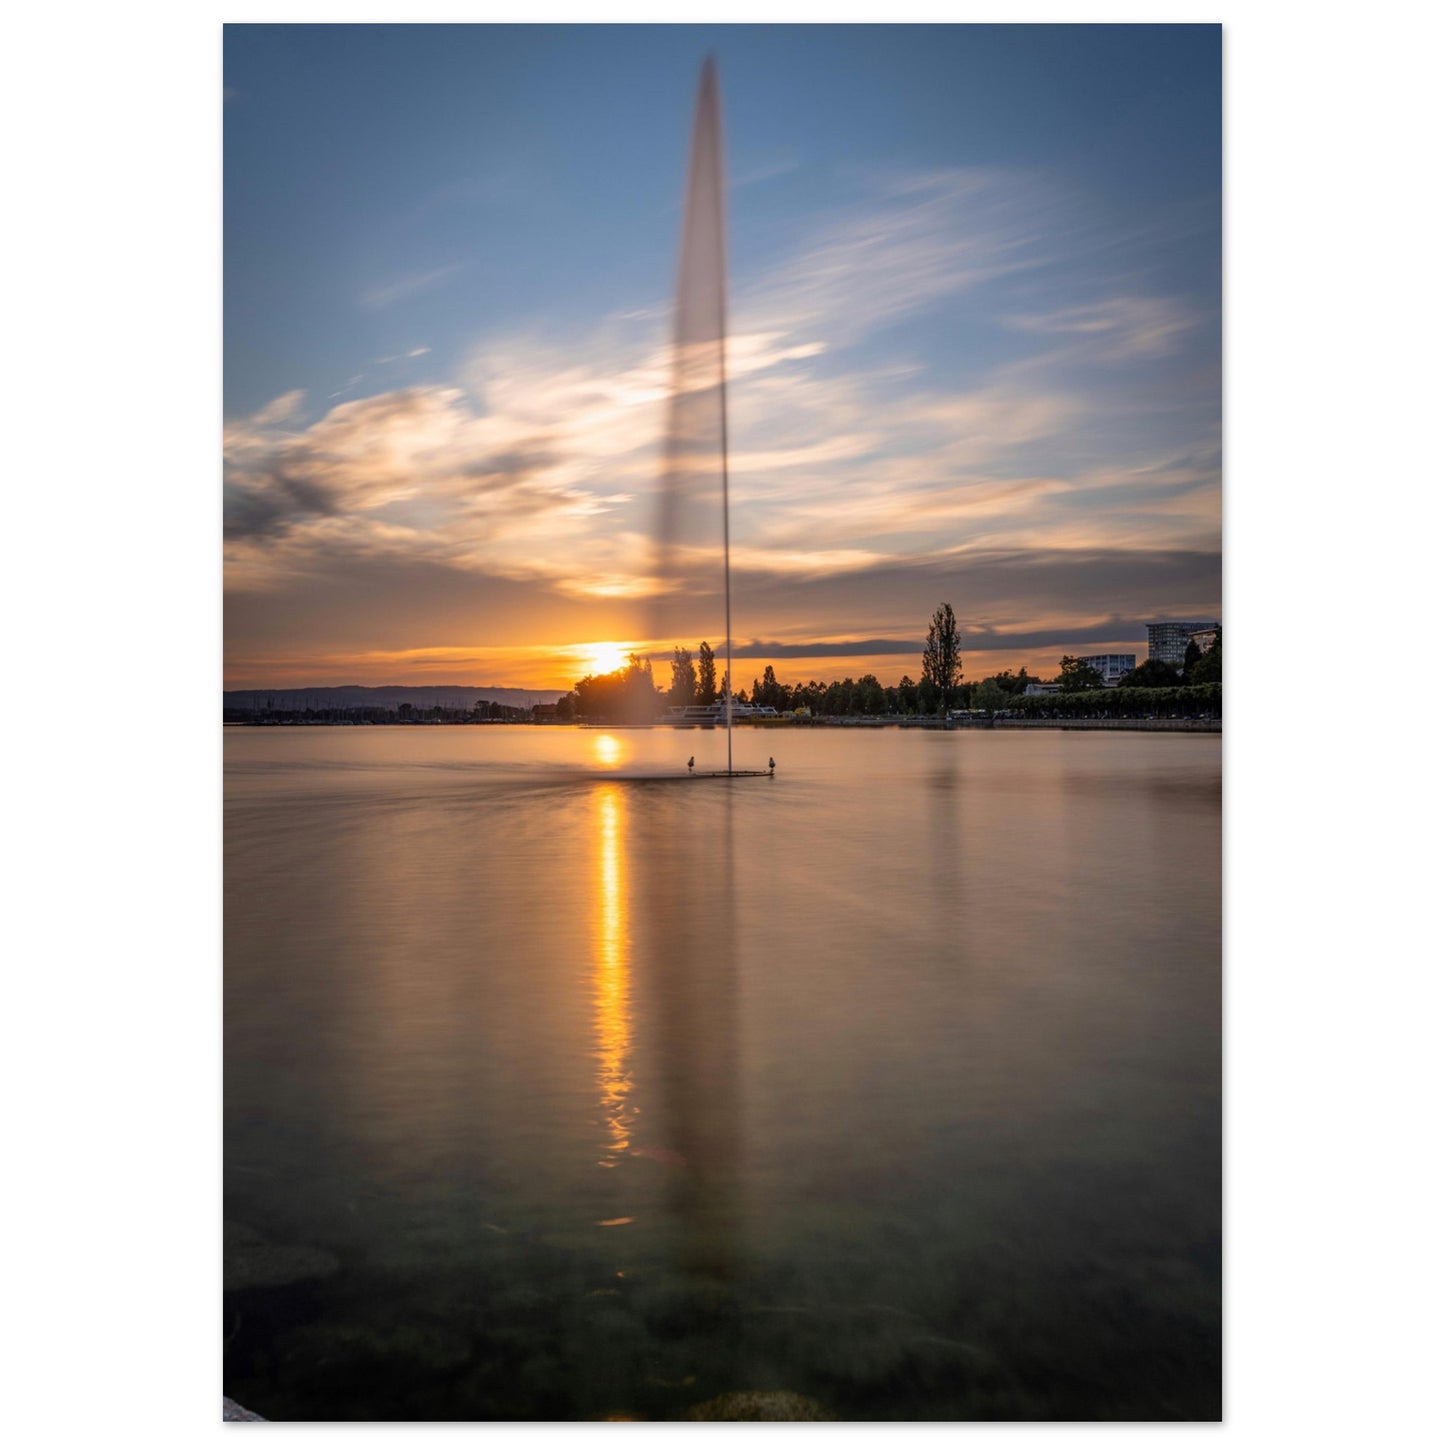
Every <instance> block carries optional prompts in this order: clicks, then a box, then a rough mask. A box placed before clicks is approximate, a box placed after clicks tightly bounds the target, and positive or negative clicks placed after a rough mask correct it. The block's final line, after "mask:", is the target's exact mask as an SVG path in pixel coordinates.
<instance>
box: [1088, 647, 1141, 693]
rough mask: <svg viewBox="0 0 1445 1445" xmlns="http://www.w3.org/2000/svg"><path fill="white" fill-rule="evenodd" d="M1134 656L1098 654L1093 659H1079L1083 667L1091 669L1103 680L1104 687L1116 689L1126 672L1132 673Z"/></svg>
mask: <svg viewBox="0 0 1445 1445" xmlns="http://www.w3.org/2000/svg"><path fill="white" fill-rule="evenodd" d="M1134 658H1135V654H1134V653H1132V652H1099V653H1096V654H1095V655H1094V656H1093V657H1081V658H1080V659H1079V661H1080V662H1081V663H1082V664H1083V665H1084V666H1085V667H1092V668H1093V669H1094V671H1095V672H1097V673H1098V674H1099V676H1100V677H1102V678H1103V679H1104V686H1105V687H1118V686H1119V679H1120V678H1121V677H1123V676H1124V674H1125V673H1126V672H1133V671H1134Z"/></svg>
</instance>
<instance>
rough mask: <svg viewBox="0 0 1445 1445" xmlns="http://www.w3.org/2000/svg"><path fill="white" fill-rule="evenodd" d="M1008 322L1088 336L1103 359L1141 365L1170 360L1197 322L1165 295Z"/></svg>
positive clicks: (1025, 328) (1008, 319)
mask: <svg viewBox="0 0 1445 1445" xmlns="http://www.w3.org/2000/svg"><path fill="white" fill-rule="evenodd" d="M1005 324H1007V325H1009V326H1011V327H1013V328H1014V329H1015V330H1017V331H1033V332H1038V333H1041V334H1043V335H1054V336H1077V337H1084V338H1087V341H1088V344H1087V346H1086V347H1085V348H1084V350H1086V351H1087V352H1088V353H1089V354H1090V355H1092V356H1093V357H1094V358H1096V359H1097V360H1100V361H1140V360H1149V359H1153V358H1157V357H1161V356H1168V355H1169V354H1170V353H1171V352H1173V351H1174V350H1175V349H1176V347H1177V345H1178V342H1179V340H1180V337H1181V336H1182V335H1183V333H1184V332H1186V331H1188V330H1189V329H1190V328H1191V327H1192V326H1194V325H1195V324H1196V320H1195V317H1193V316H1192V315H1191V314H1190V313H1189V312H1187V311H1185V310H1184V309H1183V308H1182V307H1181V306H1180V305H1179V304H1178V303H1177V302H1175V301H1172V300H1169V299H1167V298H1164V297H1157V296H1116V297H1113V298H1112V299H1110V300H1108V301H1097V302H1094V303H1092V304H1090V305H1088V306H1066V307H1064V308H1062V309H1061V310H1057V311H1049V312H1045V313H1043V314H1041V315H1030V316H1009V317H1006V318H1005Z"/></svg>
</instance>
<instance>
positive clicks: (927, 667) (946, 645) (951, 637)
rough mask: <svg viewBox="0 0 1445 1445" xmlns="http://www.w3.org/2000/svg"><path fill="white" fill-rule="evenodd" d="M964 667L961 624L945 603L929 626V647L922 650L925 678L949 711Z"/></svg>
mask: <svg viewBox="0 0 1445 1445" xmlns="http://www.w3.org/2000/svg"><path fill="white" fill-rule="evenodd" d="M962 668H963V655H962V650H961V649H960V647H959V643H958V622H957V620H956V619H955V618H954V615H953V607H952V605H951V604H950V603H947V602H945V603H943V605H942V606H941V607H939V608H938V610H937V611H936V612H935V613H934V614H933V620H932V621H931V622H930V623H929V624H928V644H927V646H926V647H925V648H924V649H923V678H924V681H925V682H931V683H932V684H933V686H934V687H935V688H936V689H937V690H938V693H939V695H940V696H941V697H942V700H943V706H944V708H945V709H947V707H948V704H949V701H950V700H951V699H952V697H953V689H954V687H955V686H956V685H957V683H958V675H959V672H960V671H961V670H962Z"/></svg>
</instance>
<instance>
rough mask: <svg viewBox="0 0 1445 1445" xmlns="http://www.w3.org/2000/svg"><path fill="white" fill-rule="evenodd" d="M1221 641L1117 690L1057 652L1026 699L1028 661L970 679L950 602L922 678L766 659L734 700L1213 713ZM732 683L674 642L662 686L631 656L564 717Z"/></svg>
mask: <svg viewBox="0 0 1445 1445" xmlns="http://www.w3.org/2000/svg"><path fill="white" fill-rule="evenodd" d="M1222 644H1223V634H1222V632H1221V633H1220V634H1217V635H1216V639H1215V643H1214V645H1213V647H1211V648H1210V649H1209V650H1208V651H1207V652H1201V651H1200V649H1199V648H1198V647H1197V646H1195V644H1194V643H1192V642H1191V643H1190V644H1189V651H1188V652H1187V653H1186V654H1185V659H1184V667H1183V670H1182V673H1181V672H1179V671H1176V670H1175V669H1174V668H1172V667H1170V666H1169V664H1168V663H1166V662H1161V661H1159V660H1158V659H1157V658H1151V659H1148V660H1146V661H1145V662H1143V663H1141V664H1140V665H1139V666H1138V667H1136V668H1134V669H1133V671H1131V672H1128V673H1125V675H1124V676H1123V677H1122V678H1121V679H1120V680H1119V685H1118V687H1114V688H1106V687H1105V686H1104V679H1103V677H1102V676H1101V675H1100V673H1099V672H1098V671H1097V670H1096V669H1095V668H1093V667H1090V666H1088V665H1087V664H1086V663H1084V662H1082V661H1081V660H1080V659H1079V658H1077V657H1070V656H1067V655H1066V656H1064V657H1061V658H1060V659H1059V672H1058V675H1057V676H1056V677H1054V678H1051V679H1048V681H1051V682H1055V683H1057V684H1058V686H1059V688H1060V691H1059V692H1057V693H1051V694H1047V695H1044V696H1036V697H1025V696H1024V693H1025V691H1026V689H1027V688H1028V687H1029V685H1030V684H1031V683H1041V682H1043V681H1045V679H1044V678H1041V677H1035V676H1034V675H1033V674H1031V673H1030V672H1029V671H1028V670H1027V669H1026V668H1020V669H1019V670H1018V671H1017V672H1014V671H1012V670H1011V669H1008V670H1004V671H1001V672H995V673H993V674H992V675H989V676H985V677H981V678H976V679H974V680H972V681H968V680H965V679H964V677H963V648H962V642H961V639H960V636H959V631H958V619H957V617H956V616H955V615H954V611H953V607H952V606H951V605H950V604H949V603H947V602H945V603H943V604H941V605H940V606H939V607H938V608H937V609H936V610H935V612H934V614H933V617H932V618H931V620H930V622H929V625H928V640H927V642H926V643H925V644H924V648H923V654H922V658H921V671H920V675H919V677H918V678H917V680H915V679H914V678H913V677H911V676H909V675H908V674H906V673H905V674H904V675H903V676H902V677H901V678H899V680H898V681H897V682H896V683H895V684H893V685H892V686H887V685H885V684H884V683H883V682H881V681H880V680H879V679H878V678H877V677H876V676H875V675H874V674H873V673H871V672H870V673H864V675H863V676H862V677H860V678H856V679H855V678H852V677H845V678H842V679H841V680H835V681H833V682H818V681H808V682H800V683H786V682H782V681H781V680H780V679H779V678H778V676H777V674H776V673H775V672H774V670H773V667H772V664H771V663H770V664H769V665H768V666H767V667H765V668H764V669H763V675H762V676H761V677H757V678H754V679H753V685H752V689H751V691H746V690H744V689H741V688H739V689H738V690H737V691H736V692H735V693H734V694H733V700H734V701H735V702H739V703H752V704H753V705H754V706H756V707H770V708H773V709H775V710H776V711H777V712H778V713H780V714H785V713H798V712H807V713H809V714H811V715H812V716H814V717H930V716H938V715H941V714H944V713H947V712H949V711H951V710H954V709H959V708H964V709H968V710H969V711H973V712H985V713H999V712H1006V713H1016V714H1018V715H1020V716H1029V717H1044V716H1053V715H1058V716H1070V717H1073V716H1089V715H1097V716H1102V717H1127V716H1151V715H1154V714H1153V713H1152V712H1151V711H1150V709H1157V708H1160V707H1165V706H1172V707H1186V708H1189V707H1199V708H1208V707H1210V706H1213V707H1214V708H1215V714H1209V713H1207V712H1200V713H1194V712H1188V713H1183V714H1181V715H1183V716H1212V715H1216V714H1217V712H1218V707H1219V701H1218V699H1219V690H1220V687H1221V683H1222V668H1223V651H1222ZM728 685H729V684H728V678H727V677H726V675H724V676H723V677H722V678H719V676H718V670H717V659H716V657H715V655H714V653H713V649H712V648H711V647H710V646H709V645H708V644H707V643H706V642H702V643H700V644H699V645H698V649H697V653H696V656H694V654H693V652H692V650H691V649H690V648H686V647H674V648H673V652H672V667H671V676H670V678H669V680H668V686H667V687H666V688H662V687H659V686H658V685H657V682H656V680H655V678H654V675H653V669H652V664H651V662H650V661H648V660H647V659H645V658H642V657H639V656H636V655H634V656H632V657H630V658H629V659H628V661H627V663H626V665H625V666H623V667H621V668H619V669H617V671H615V672H610V673H605V674H603V675H602V676H600V677H597V676H591V675H589V676H587V677H585V678H583V679H581V680H580V681H579V682H578V683H577V685H576V687H575V689H574V691H573V692H572V693H571V694H569V695H568V696H567V697H564V698H563V699H562V701H561V702H560V703H559V704H558V716H559V717H561V718H574V717H575V718H586V719H590V720H593V721H597V722H613V723H618V722H652V721H655V720H656V719H657V718H659V717H660V716H662V714H663V713H664V712H665V711H666V709H668V708H670V707H690V706H703V707H709V706H712V705H713V704H714V703H716V702H718V701H720V700H721V699H722V698H723V697H724V696H725V695H726V692H727V689H728ZM1210 687H1212V688H1213V689H1214V691H1213V692H1212V693H1206V692H1199V691H1198V689H1200V688H1210ZM1166 692H1171V693H1181V694H1184V693H1187V694H1188V697H1187V698H1178V699H1176V698H1169V699H1166V698H1165V697H1164V696H1163V695H1162V694H1164V693H1166ZM1156 694H1157V695H1156ZM1099 696H1102V697H1104V698H1106V699H1108V701H1107V702H1094V703H1092V704H1091V703H1090V702H1088V701H1087V699H1092V698H1097V697H1099ZM1064 699H1067V702H1065V701H1064ZM1211 699H1212V701H1211ZM1090 706H1093V707H1094V708H1095V709H1096V711H1095V712H1094V713H1092V714H1091V713H1090V712H1089V711H1088V709H1089V708H1090ZM1050 709H1053V710H1054V711H1052V712H1051V711H1050ZM1065 709H1067V710H1065ZM1121 709H1134V711H1132V712H1131V711H1121Z"/></svg>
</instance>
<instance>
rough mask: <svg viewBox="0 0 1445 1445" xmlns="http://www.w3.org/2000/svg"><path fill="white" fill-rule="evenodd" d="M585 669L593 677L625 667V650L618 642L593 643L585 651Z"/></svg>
mask: <svg viewBox="0 0 1445 1445" xmlns="http://www.w3.org/2000/svg"><path fill="white" fill-rule="evenodd" d="M586 658H587V667H588V670H589V671H590V672H591V673H592V675H593V676H594V677H601V676H602V675H603V674H604V673H608V672H616V671H617V670H618V668H620V667H626V666H627V650H626V649H625V648H624V647H623V646H622V644H621V643H620V642H593V643H590V644H589V645H588V647H587V650H586Z"/></svg>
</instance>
